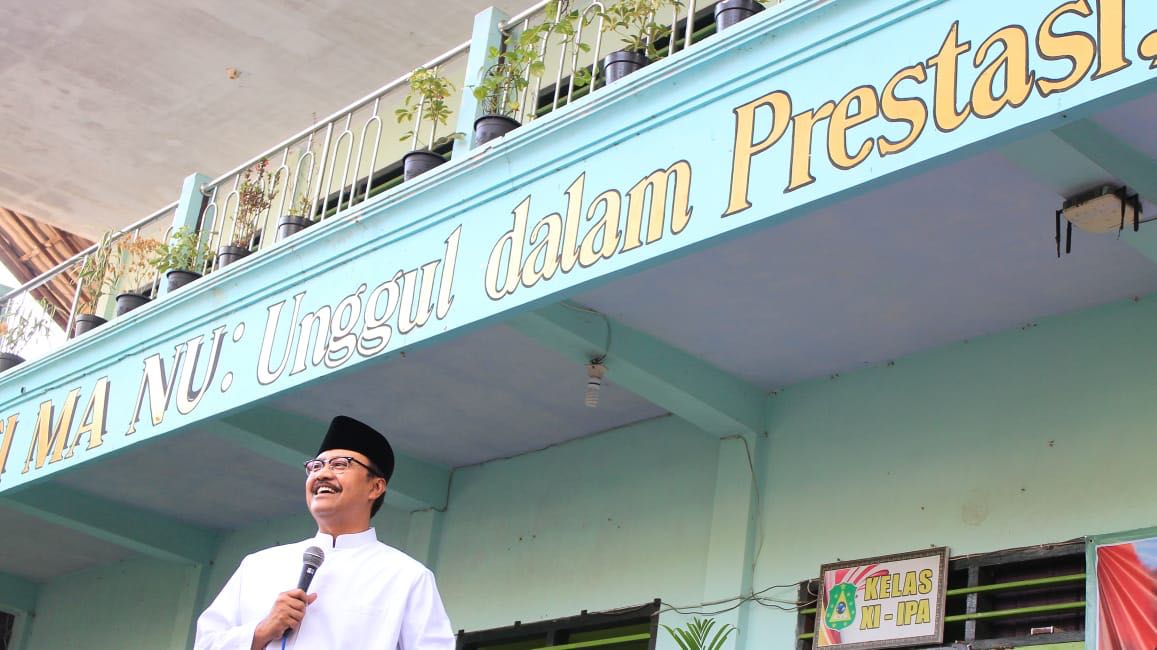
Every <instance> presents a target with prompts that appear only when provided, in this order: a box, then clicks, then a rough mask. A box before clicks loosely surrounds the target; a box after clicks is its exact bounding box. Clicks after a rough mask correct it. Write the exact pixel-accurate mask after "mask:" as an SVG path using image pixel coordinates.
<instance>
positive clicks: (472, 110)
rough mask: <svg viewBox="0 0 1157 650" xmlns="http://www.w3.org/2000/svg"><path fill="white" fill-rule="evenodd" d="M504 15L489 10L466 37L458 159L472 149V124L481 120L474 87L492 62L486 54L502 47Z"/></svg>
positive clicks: (480, 111) (457, 147)
mask: <svg viewBox="0 0 1157 650" xmlns="http://www.w3.org/2000/svg"><path fill="white" fill-rule="evenodd" d="M506 18H507V15H506V14H505V13H503V12H502V10H501V9H495V8H494V7H491V8H489V9H487V10H485V11H483V12H481V13H479V14H478V15H476V16H475V17H474V31H473V33H472V34H471V36H470V54H469V55H468V56H467V57H466V79H465V83H464V84H463V87H462V103H461V104H460V105H459V106H458V133H462V134H464V136H465V137H462V138H458V139H457V140H455V141H454V152H453V158H454V159H455V160H459V159H461V157H462V155H463V154H465V153H467V152H469V151H470V148H471V147H472V146H474V121H475V120H477V119H478V118H479V117H482V108H481V106H480V104H479V103H478V100H477V99H475V98H474V86H475V85H477V84H478V83H479V82H480V81H481V80H482V76H483V73H484V72H485V71H486V69H487V68H488V67H489V66H490V65H491V64H492V63H494V61H493V60H491V59H490V56H489V52H490V48H492V47H499V46H500V45H502V29H501V27H502V23H503V22H505V21H506Z"/></svg>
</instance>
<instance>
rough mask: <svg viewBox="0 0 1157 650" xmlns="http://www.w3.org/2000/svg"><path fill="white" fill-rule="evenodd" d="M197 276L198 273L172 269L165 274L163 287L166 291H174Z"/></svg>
mask: <svg viewBox="0 0 1157 650" xmlns="http://www.w3.org/2000/svg"><path fill="white" fill-rule="evenodd" d="M199 277H201V274H200V273H194V272H192V271H179V270H175V269H174V270H172V271H169V272H168V273H166V274H165V288H166V289H167V290H168V291H176V290H177V289H180V288H181V287H183V286H185V285H186V284H189V283H190V282H192V281H193V280H196V279H197V278H199Z"/></svg>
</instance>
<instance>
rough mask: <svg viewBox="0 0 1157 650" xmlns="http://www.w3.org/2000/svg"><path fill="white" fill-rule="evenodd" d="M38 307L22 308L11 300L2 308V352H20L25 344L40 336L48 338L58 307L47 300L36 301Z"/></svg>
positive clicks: (0, 343)
mask: <svg viewBox="0 0 1157 650" xmlns="http://www.w3.org/2000/svg"><path fill="white" fill-rule="evenodd" d="M36 305H37V307H38V308H37V309H27V308H24V309H22V308H21V307H19V306H16V305H13V304H12V303H11V302H9V301H5V302H4V306H3V308H2V310H0V352H5V353H7V354H19V353H20V351H21V350H23V349H24V346H26V345H28V344H29V343H31V342H32V341H33V340H35V339H38V338H47V337H48V334H49V332H51V331H52V330H51V328H50V327H49V323H50V322H51V321H52V319H53V318H54V317H55V316H56V307H53V306H52V305H50V304H48V302H47V301H45V300H38V301H36Z"/></svg>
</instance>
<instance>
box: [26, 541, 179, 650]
mask: <svg viewBox="0 0 1157 650" xmlns="http://www.w3.org/2000/svg"><path fill="white" fill-rule="evenodd" d="M197 575H198V570H197V569H196V568H195V567H192V566H189V565H177V564H168V563H164V562H160V561H157V560H149V559H134V560H126V561H123V562H118V563H116V564H113V565H110V566H107V567H100V568H97V569H91V570H86V571H78V572H76V573H73V574H70V575H67V576H63V577H61V578H58V579H56V580H53V581H52V582H49V583H47V584H45V585H43V586H42V587H41V589H40V600H39V603H38V605H37V608H36V618H35V619H34V621H33V622H32V625H31V634H30V635H29V638H28V645H27V649H28V650H63V649H64V648H85V649H86V650H124V649H125V648H149V649H150V650H152V649H156V650H164V649H172V650H179V649H181V648H184V647H185V635H186V633H187V630H188V624H189V615H190V613H191V605H192V603H193V594H194V593H195V591H196V584H197Z"/></svg>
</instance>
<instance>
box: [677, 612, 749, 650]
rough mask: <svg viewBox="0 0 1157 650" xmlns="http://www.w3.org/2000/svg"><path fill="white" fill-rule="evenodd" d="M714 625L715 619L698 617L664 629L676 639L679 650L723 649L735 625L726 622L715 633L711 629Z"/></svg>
mask: <svg viewBox="0 0 1157 650" xmlns="http://www.w3.org/2000/svg"><path fill="white" fill-rule="evenodd" d="M714 627H715V621H713V620H711V619H706V618H698V617H696V618H695V619H693V620H692V621H691V622H690V623H687V624H686V625H684V626H681V627H677V628H674V629H672V628H670V627H668V626H666V625H664V626H663V629H665V630H667V633H668V634H670V635H671V638H673V639H674V640H675V643H676V644H678V646H679V650H722V648H723V644H724V643H725V642H726V641H727V637H729V636H731V633H732V632H735V630H736V628H735V626H734V625H731V624H728V623H724V624H723V627H721V628H719V629H718V630H715V632H714V634H713V633H712V632H711V630H712V628H714Z"/></svg>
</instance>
